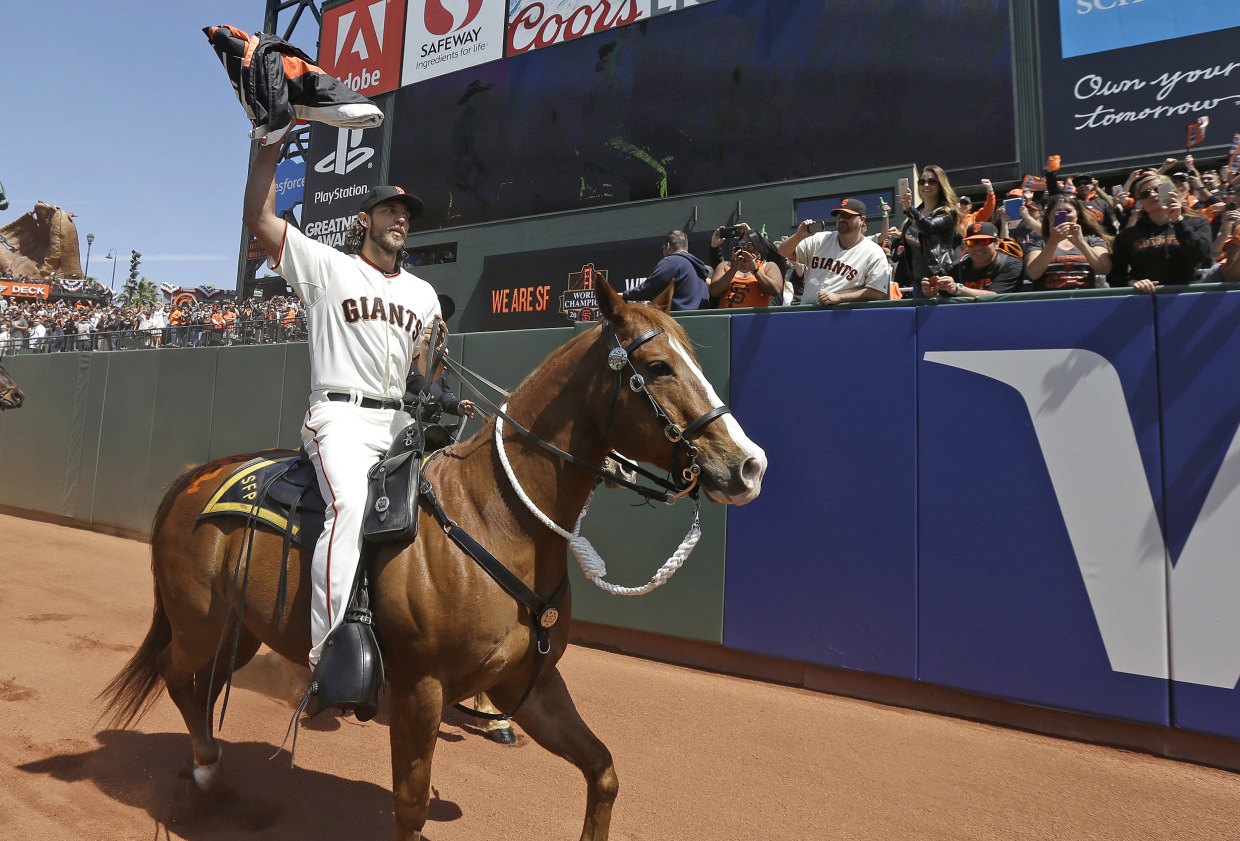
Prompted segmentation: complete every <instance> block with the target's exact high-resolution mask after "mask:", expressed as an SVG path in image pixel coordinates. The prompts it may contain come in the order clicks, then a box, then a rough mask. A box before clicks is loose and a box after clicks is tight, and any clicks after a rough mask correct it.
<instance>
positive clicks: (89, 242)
mask: <svg viewBox="0 0 1240 841" xmlns="http://www.w3.org/2000/svg"><path fill="white" fill-rule="evenodd" d="M94 244H95V235H94V234H87V235H86V271H84V272H82V274H83V275H85V276H86V277H90V247H91V246H92V245H94Z"/></svg>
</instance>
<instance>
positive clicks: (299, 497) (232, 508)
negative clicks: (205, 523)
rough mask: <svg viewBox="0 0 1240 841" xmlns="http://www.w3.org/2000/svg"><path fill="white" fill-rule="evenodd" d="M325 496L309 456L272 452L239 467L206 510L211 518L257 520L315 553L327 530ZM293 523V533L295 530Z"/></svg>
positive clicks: (214, 496)
mask: <svg viewBox="0 0 1240 841" xmlns="http://www.w3.org/2000/svg"><path fill="white" fill-rule="evenodd" d="M323 511H324V502H323V495H322V494H321V493H319V483H318V479H317V478H316V477H315V474H314V465H313V464H311V463H310V458H309V457H308V456H307V455H306V454H305V452H304V451H300V450H299V451H297V452H282V453H272V454H270V455H263V456H258V457H256V458H253V459H250V460H249V461H247V462H245V463H244V464H242V465H240V466H239V467H237V468H236V469H235V470H234V471H233V472H232V475H230V476H229V477H228V478H227V479H226V480H224V484H222V485H220V487H219V489H218V490H217V491H216V492H215V493H214V494H212V496H211V498H210V499H209V500H207V504H206V505H205V506H203V509H202V513H200V514H199V515H198V519H199V520H204V519H206V518H208V517H225V516H227V517H237V516H242V517H252V518H253V519H254V520H256V521H257V522H260V523H265V524H266V525H268V526H271V527H272V528H274V529H276V530H277V531H279V532H281V533H283V532H285V531H290V533H291V535H292V539H293V542H294V543H296V544H297V545H299V546H305V547H309V548H313V546H314V544H315V541H317V540H318V538H319V533H320V532H322V531H323ZM290 520H291V528H290Z"/></svg>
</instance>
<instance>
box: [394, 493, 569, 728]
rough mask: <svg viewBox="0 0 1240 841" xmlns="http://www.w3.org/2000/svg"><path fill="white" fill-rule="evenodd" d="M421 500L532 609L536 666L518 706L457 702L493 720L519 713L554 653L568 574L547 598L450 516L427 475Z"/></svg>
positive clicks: (452, 535)
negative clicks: (497, 708)
mask: <svg viewBox="0 0 1240 841" xmlns="http://www.w3.org/2000/svg"><path fill="white" fill-rule="evenodd" d="M418 501H419V502H420V503H422V504H423V505H425V506H426V508H427V509H428V510H429V511H430V512H431V515H432V516H433V517H434V518H435V520H436V521H437V522H438V523H439V525H440V526H442V527H443V530H444V534H446V535H447V536H448V537H449V538H451V540H452V542H453V543H455V544H456V545H457V546H458V547H459V548H460V549H461V551H462V552H464V553H465V554H466V555H469V557H471V558H473V559H474V560H475V561H476V562H477V563H478V566H480V567H482V569H483V571H484V572H486V574H487V575H489V576H491V578H492V579H493V580H494V581H495V583H496V584H498V585H499V586H500V587H501V588H502V589H503V590H504V592H506V593H507V594H508V595H510V596H512V597H513V598H514V599H516V600H517V601H518V602H520V603H521V604H522V605H524V606H525V609H526V610H528V611H529V612H530V619H531V620H532V624H533V626H534V633H535V635H536V639H537V644H536V648H535V651H534V669H533V671H532V673H531V674H530V682H529V685H528V686H526V687H525V691H524V692H522V693H521V697H520V699H518V700H517V703H516V706H514V707H513V708H512V709H511V710H510V711H509V712H507V713H501V714H499V715H496V714H494V713H484V712H479V711H478V710H472V709H470V708H469V707H466V706H464V705H462V704H455V705H454V706H455V707H456V708H457V709H458V710H460V711H461V712H465V713H468V714H470V715H473V716H477V717H478V718H485V719H490V720H492V721H504V720H507V719H509V718H511V717H512V716H513V715H514V714H516V712H517V710H519V709H520V708H521V705H522V704H524V703H525V699H526V698H528V697H529V695H530V692H532V691H533V689H534V684H535V683H537V682H538V677H539V675H540V674H541V672H542V664H543V659H544V658H545V657H546V656H547V655H548V654H549V653H550V652H551V628H552V626H554V625H555V623H556V621H557V620H558V619H559V618H560V612H559V611H558V610H557V609H556V608H555V604H556V602H558V601H559V599H560V596H562V595H563V594H564V590H565V588H566V587H567V586H568V573H567V572H566V573H565V574H564V578H563V580H562V581H560V586H559V587H557V588H556V590H555V593H553V594H552V596H551V598H550V599H549V600H547V601H543V598H542V596H540V595H538V594H537V593H535V592H534V591H533V590H531V589H530V588H529V587H528V586H526V583H525V582H524V581H522V580H521V579H520V578H518V577H517V575H516V574H515V573H513V571H512V570H510V569H508V567H506V566H504V564H503V562H501V561H500V560H499V559H498V558H496V557H495V556H494V555H492V554H491V553H490V552H489V551H488V550H487V548H486V547H485V546H483V545H482V544H481V543H479V542H478V541H477V540H475V539H474V538H473V536H471V535H470V534H469V533H468V532H466V531H465V530H464V529H462V528H461V527H460V526H458V525H457V524H456V522H454V521H453V520H452V519H451V518H450V517H449V516H448V514H447V512H446V511H444V510H443V506H442V505H440V504H439V498H438V497H437V496H436V495H435V490H434V488H432V487H431V483H430V482H429V481H428V480H426V479H425V478H424V479H423V480H422V484H421V487H420V489H419V494H418Z"/></svg>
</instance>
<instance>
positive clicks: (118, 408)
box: [91, 351, 161, 531]
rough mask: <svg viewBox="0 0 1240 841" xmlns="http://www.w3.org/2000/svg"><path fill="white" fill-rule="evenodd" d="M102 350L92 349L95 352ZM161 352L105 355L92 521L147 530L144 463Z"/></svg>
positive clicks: (146, 486)
mask: <svg viewBox="0 0 1240 841" xmlns="http://www.w3.org/2000/svg"><path fill="white" fill-rule="evenodd" d="M100 355H102V354H96V356H100ZM160 356H161V353H160V352H159V351H155V352H150V353H147V352H141V351H129V352H119V351H118V352H115V353H108V354H106V357H107V363H108V364H107V374H106V377H107V380H106V383H107V390H106V393H105V395H104V398H103V400H102V404H103V405H102V418H101V421H100V424H99V426H98V429H99V441H100V442H101V443H100V445H99V447H98V453H97V457H96V461H95V463H96V465H97V466H96V472H95V481H94V501H95V502H94V511H93V513H92V517H91V519H92V521H93V522H95V523H101V524H105V525H110V526H118V527H120V528H126V529H134V530H137V531H146V530H147V528H148V527H149V526H150V522H149V521H148V520H146V519H145V511H146V496H147V493H148V492H150V493H152V494H154V493H156V490H155V489H153V488H149V487H148V484H149V483H148V482H147V464H148V461H149V458H150V451H151V430H152V428H153V426H154V423H155V387H154V384H155V383H157V381H158V374H159V364H160Z"/></svg>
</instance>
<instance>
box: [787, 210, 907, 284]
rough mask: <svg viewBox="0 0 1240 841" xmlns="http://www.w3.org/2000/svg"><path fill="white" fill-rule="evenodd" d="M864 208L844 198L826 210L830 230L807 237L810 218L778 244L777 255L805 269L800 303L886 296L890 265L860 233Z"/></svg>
mask: <svg viewBox="0 0 1240 841" xmlns="http://www.w3.org/2000/svg"><path fill="white" fill-rule="evenodd" d="M865 214H866V210H865V205H864V204H862V203H861V202H859V201H857V200H856V199H844V201H843V202H841V203H840V206H839V207H837V208H835V209H834V210H832V211H831V215H832V216H834V217H835V228H836V229H835V230H834V231H820V232H818V233H816V234H811V233H810V230H811V228H813V227H814V226H815V224H816V223H815V222H814V220H813V219H806V220H805V221H804V222H802V223H801V224H800V225H798V226H797V229H796V233H794V234H793V235H792V236H790V237H788V238H787V239H786V240H784V241H783V242H782V243H780V244H779V253H780V254H782V255H783V256H784V257H787V258H789V259H795V260H796V261H797V262H798V263H802V264H804V265H805V291H804V292H802V293H801V300H799V301H797V303H799V304H815V303H816V304H821V305H823V306H824V307H829V306H831V305H832V304H842V303H846V302H848V301H876V300H880V299H883V298H886V297H887V292H888V287H889V286H890V282H891V266H890V265H889V264H888V263H887V255H886V254H884V253H883V249H882V247H881V246H879V245H878V244H877V243H875V242H874V241H873V240H871V239H869V238H868V237H866V235H865Z"/></svg>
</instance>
